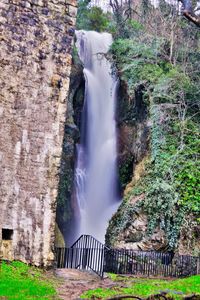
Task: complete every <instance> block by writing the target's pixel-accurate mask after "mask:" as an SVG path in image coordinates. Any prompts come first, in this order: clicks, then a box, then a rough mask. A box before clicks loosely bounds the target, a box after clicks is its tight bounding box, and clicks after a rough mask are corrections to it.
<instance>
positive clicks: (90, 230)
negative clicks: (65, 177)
mask: <svg viewBox="0 0 200 300" xmlns="http://www.w3.org/2000/svg"><path fill="white" fill-rule="evenodd" d="M76 37H77V42H76V46H77V48H78V52H79V57H80V59H81V61H82V62H83V65H84V76H85V100H84V109H83V115H82V136H81V143H80V144H78V145H77V162H76V170H75V189H76V190H75V192H76V199H77V202H78V207H79V212H80V224H79V229H78V233H77V236H79V235H81V234H90V235H93V236H94V237H95V238H97V239H98V240H100V241H102V242H104V236H105V232H106V227H107V225H108V220H109V219H110V218H111V216H112V214H113V213H114V212H115V211H116V209H117V206H118V204H119V198H118V196H117V175H116V174H117V168H116V156H117V150H116V128H115V102H116V93H117V78H116V77H115V76H113V75H112V74H111V72H112V70H111V64H110V62H109V61H108V60H107V59H106V57H105V55H104V54H105V53H107V52H108V50H109V47H110V45H111V44H112V36H111V35H110V34H109V33H97V32H94V31H82V30H81V31H77V32H76ZM77 236H76V237H77ZM74 238H75V237H74Z"/></svg>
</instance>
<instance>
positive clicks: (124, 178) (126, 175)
mask: <svg viewBox="0 0 200 300" xmlns="http://www.w3.org/2000/svg"><path fill="white" fill-rule="evenodd" d="M132 175H133V158H132V157H127V159H126V160H125V161H123V162H122V163H121V165H120V166H119V179H120V184H121V187H122V188H123V189H124V188H125V187H126V185H127V184H128V183H129V182H130V181H131V178H132Z"/></svg>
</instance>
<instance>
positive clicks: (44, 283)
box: [0, 261, 56, 300]
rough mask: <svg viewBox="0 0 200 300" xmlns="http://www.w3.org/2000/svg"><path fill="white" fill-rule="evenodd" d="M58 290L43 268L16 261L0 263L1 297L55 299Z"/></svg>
mask: <svg viewBox="0 0 200 300" xmlns="http://www.w3.org/2000/svg"><path fill="white" fill-rule="evenodd" d="M55 296H56V291H55V289H54V287H53V284H52V282H50V281H49V280H47V279H46V278H45V276H44V273H43V272H42V270H40V269H37V268H34V267H29V266H27V265H26V264H24V263H21V262H18V261H14V262H12V263H11V264H7V263H6V262H2V263H1V265H0V297H6V299H10V300H11V299H16V300H23V299H30V300H33V299H40V300H42V299H55Z"/></svg>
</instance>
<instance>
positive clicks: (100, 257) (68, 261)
mask: <svg viewBox="0 0 200 300" xmlns="http://www.w3.org/2000/svg"><path fill="white" fill-rule="evenodd" d="M104 250H105V247H104V245H103V244H102V243H100V242H99V241H98V240H96V239H95V238H94V237H92V236H89V235H82V236H81V237H80V238H79V239H78V240H77V241H76V242H75V243H74V244H73V245H72V246H71V247H70V248H57V249H56V260H57V267H58V268H71V269H81V270H92V271H94V272H95V273H97V274H98V275H99V276H101V277H103V273H104Z"/></svg>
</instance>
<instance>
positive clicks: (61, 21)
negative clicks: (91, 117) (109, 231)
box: [0, 0, 76, 265]
mask: <svg viewBox="0 0 200 300" xmlns="http://www.w3.org/2000/svg"><path fill="white" fill-rule="evenodd" d="M75 17H76V1H75V0H67V1H66V0H48V1H47V0H28V1H25V0H24V1H22V0H20V1H19V0H9V1H8V0H2V1H1V3H0V24H1V28H0V40H1V51H0V169H1V172H0V182H1V188H0V207H1V216H0V242H1V240H2V228H3V229H9V230H11V231H12V232H13V234H12V237H10V239H11V240H12V241H11V243H10V244H11V248H12V249H10V251H11V252H12V255H13V257H14V259H20V260H23V261H26V262H31V263H33V264H36V265H42V264H43V265H48V264H50V263H51V262H52V260H53V253H52V249H53V244H54V227H55V206H56V197H57V189H58V174H59V167H60V160H61V154H62V143H63V135H64V124H65V119H66V110H67V94H68V90H69V76H70V70H71V54H70V52H71V44H72V39H73V34H74V25H75ZM3 238H4V237H3ZM3 244H5V243H2V247H3ZM1 250H2V251H1V253H0V256H1V255H2V253H4V252H5V251H4V250H5V249H3V248H1Z"/></svg>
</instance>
